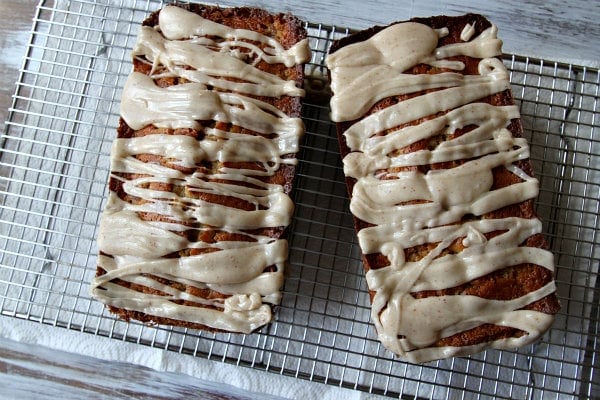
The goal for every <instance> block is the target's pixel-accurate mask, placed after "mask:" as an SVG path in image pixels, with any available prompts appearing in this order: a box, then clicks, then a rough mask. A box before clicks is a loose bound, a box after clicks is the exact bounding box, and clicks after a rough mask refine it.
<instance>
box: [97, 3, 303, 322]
mask: <svg viewBox="0 0 600 400" xmlns="http://www.w3.org/2000/svg"><path fill="white" fill-rule="evenodd" d="M208 36H210V37H208ZM133 54H134V57H137V58H138V59H139V60H141V61H142V62H146V63H147V62H150V63H152V71H151V73H150V75H144V74H142V73H139V72H132V73H131V74H130V76H129V77H128V80H127V83H126V85H125V87H124V89H123V96H122V103H121V116H122V117H123V119H124V120H125V122H126V123H127V124H128V125H129V126H130V127H131V128H132V129H134V130H139V129H142V128H144V127H146V126H148V125H154V126H155V127H159V128H192V129H196V130H199V131H201V132H202V134H203V139H202V140H198V139H196V137H191V136H186V135H178V134H151V135H146V136H137V137H132V138H118V139H116V140H115V141H114V142H113V146H112V150H111V173H112V174H111V178H112V179H113V180H115V181H118V182H120V184H121V185H122V188H123V191H124V192H125V193H126V194H127V195H128V196H131V197H133V198H135V199H136V201H135V202H132V201H124V200H122V199H121V198H119V196H118V195H117V194H116V193H114V192H111V193H110V194H109V199H108V202H107V205H106V208H105V211H104V213H103V216H102V221H101V224H100V229H99V236H98V246H99V249H100V251H101V255H100V256H99V258H98V265H99V266H100V267H101V268H103V269H104V270H105V271H106V273H105V274H104V275H101V276H99V277H96V278H95V279H94V281H93V283H92V288H91V293H92V295H93V296H94V297H96V298H97V299H99V300H101V301H103V302H104V303H106V304H108V305H111V306H113V307H117V308H124V309H127V310H133V311H139V312H142V313H145V314H148V315H151V316H155V317H159V318H170V319H176V320H180V321H187V322H192V323H196V324H202V325H206V326H209V327H212V328H215V329H221V330H227V331H235V332H244V333H249V332H252V331H253V330H255V329H257V328H259V327H260V326H262V325H264V324H266V323H268V322H269V321H270V320H271V306H270V305H269V304H278V303H279V301H280V298H281V286H282V285H283V271H284V265H285V262H286V258H287V252H288V250H287V241H285V240H283V239H273V238H271V237H269V236H265V235H260V234H256V233H249V231H254V230H256V229H259V228H279V227H286V226H287V225H289V223H290V219H291V215H292V212H293V204H292V201H291V199H290V198H289V196H288V195H286V194H285V193H284V189H283V187H282V186H281V185H277V184H271V183H266V182H265V181H264V180H263V179H261V177H269V176H272V175H273V174H274V173H275V172H276V171H277V170H279V168H280V167H281V166H283V165H295V164H296V162H297V160H296V159H295V158H289V157H285V156H286V155H288V154H294V153H296V152H298V150H299V139H300V137H301V135H302V133H303V124H302V121H301V119H300V118H292V117H289V116H288V115H286V114H285V113H283V112H282V111H280V110H279V109H277V108H276V107H274V106H272V105H270V104H268V103H267V102H265V101H262V100H259V99H256V98H254V97H251V96H261V97H280V96H303V95H304V91H303V90H302V89H301V88H298V87H296V83H295V81H286V80H284V79H282V78H280V77H279V76H277V75H274V74H270V73H266V72H264V71H262V70H260V69H259V68H258V64H259V62H266V63H270V64H274V63H282V64H285V65H286V66H287V67H292V66H294V65H297V64H300V63H303V62H305V61H307V60H308V59H309V57H310V54H309V50H308V42H307V41H306V40H303V41H301V42H299V43H298V44H296V45H294V46H293V47H291V48H289V49H285V48H284V47H283V46H282V45H281V44H280V43H279V42H277V40H275V39H273V38H270V37H267V36H265V35H262V34H259V33H256V32H252V31H249V30H243V29H233V28H230V27H227V26H225V25H221V24H218V23H215V22H212V21H209V20H207V19H205V18H202V17H200V16H198V15H196V14H194V13H191V12H189V11H186V10H184V9H181V8H179V7H173V6H167V7H165V8H163V9H162V10H161V12H160V14H159V26H158V27H157V29H153V28H150V27H142V29H141V31H140V33H139V35H138V41H137V44H136V46H135V48H134V51H133ZM158 70H160V73H156V71H158ZM168 77H175V78H183V81H182V82H181V83H180V84H178V85H173V86H168V87H165V88H162V87H159V86H158V85H157V84H156V82H155V80H156V79H159V78H168ZM231 78H234V80H230V79H231ZM205 120H214V121H217V122H223V123H231V124H233V125H237V126H240V127H242V128H245V129H248V130H251V131H254V132H255V133H256V134H255V135H250V134H241V133H234V132H228V131H225V130H222V129H217V128H203V127H202V125H201V124H200V123H199V121H205ZM141 155H152V156H159V157H161V159H163V160H168V163H167V164H164V163H163V164H158V163H153V162H144V161H141V160H140V159H139V158H138V156H141ZM204 162H210V163H214V164H215V165H216V170H214V171H213V172H212V173H210V174H206V173H204V172H202V171H203V169H202V168H199V166H200V165H202V163H204ZM239 162H251V163H258V165H261V166H262V168H261V169H243V168H232V167H229V166H226V164H224V163H239ZM190 171H191V172H190ZM156 184H165V185H172V187H173V188H174V190H172V191H166V190H164V189H162V188H157V187H156ZM182 193H185V194H182ZM201 194H206V195H218V196H228V197H231V198H234V199H239V200H241V201H244V202H246V203H247V204H249V205H250V208H249V209H239V208H235V207H229V206H225V205H222V204H218V203H214V202H211V201H207V200H204V199H203V198H202V197H200V196H197V195H201ZM140 213H149V214H152V215H159V216H160V217H161V219H160V220H159V221H147V220H143V219H141V218H140V217H139V215H140ZM198 226H202V227H200V228H199V227H198ZM190 229H195V230H198V231H199V235H201V234H202V232H203V231H206V230H209V229H216V230H219V231H223V232H227V233H231V234H234V235H243V236H245V237H247V238H248V239H249V241H236V240H231V241H218V242H215V243H206V242H202V241H190V240H188V239H187V238H186V237H184V236H183V235H182V233H184V232H186V231H189V230H190ZM186 249H191V250H201V251H202V252H200V254H196V255H189V256H184V257H171V256H170V255H172V254H174V253H177V252H180V251H182V250H186ZM207 250H208V251H207ZM269 266H273V268H271V269H268V270H266V268H267V267H269ZM150 275H151V276H154V277H159V278H163V279H168V280H170V281H173V282H177V283H180V284H183V285H188V286H192V287H196V288H198V289H212V290H215V291H217V292H220V293H222V294H224V295H226V298H225V299H205V298H203V297H199V296H195V295H193V294H192V293H189V292H182V291H180V290H179V289H177V288H176V287H173V286H170V285H166V284H163V283H161V282H160V281H158V280H157V279H155V278H152V277H151V276H150ZM117 278H118V279H120V280H122V281H125V282H129V283H132V284H135V285H141V286H144V287H146V288H149V289H152V290H154V291H159V292H160V294H148V293H142V292H140V291H137V290H135V289H132V288H127V287H124V286H122V285H118V284H116V283H114V280H115V279H117ZM180 300H185V301H190V302H193V303H195V304H196V305H194V306H191V305H182V304H178V303H176V302H174V301H180ZM207 307H208V308H207Z"/></svg>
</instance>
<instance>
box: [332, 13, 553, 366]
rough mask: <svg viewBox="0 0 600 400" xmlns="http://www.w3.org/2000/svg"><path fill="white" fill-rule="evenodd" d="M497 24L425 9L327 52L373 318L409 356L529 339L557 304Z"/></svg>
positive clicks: (388, 342) (390, 343) (419, 358)
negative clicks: (420, 14)
mask: <svg viewBox="0 0 600 400" xmlns="http://www.w3.org/2000/svg"><path fill="white" fill-rule="evenodd" d="M496 32H497V29H496V27H495V26H494V25H493V24H491V23H490V22H489V21H488V20H487V19H486V18H484V17H483V16H481V15H475V14H468V15H464V16H459V17H447V16H437V17H431V18H415V19H413V20H411V21H406V22H399V23H394V24H391V25H389V26H386V27H373V28H371V29H367V30H364V31H361V32H358V33H356V34H352V35H350V36H348V37H345V38H343V39H341V40H339V41H336V42H334V43H333V45H332V46H331V49H330V52H329V56H328V58H327V64H328V67H329V69H330V78H331V87H332V91H333V97H332V99H331V108H332V119H333V120H334V121H335V122H336V125H337V133H338V137H339V143H340V152H341V156H342V158H343V162H344V172H345V174H346V181H347V186H348V192H349V195H350V199H351V205H350V207H351V211H352V213H353V215H354V221H355V227H356V231H357V233H358V238H359V244H360V247H361V250H362V252H363V261H364V268H365V271H366V277H367V283H368V287H369V291H370V295H371V302H372V315H371V316H372V320H373V322H374V324H375V327H376V330H377V333H378V336H379V339H380V340H381V341H382V343H383V344H384V345H385V346H386V347H387V348H389V349H390V350H392V351H393V352H394V353H396V354H398V355H399V356H400V357H401V358H403V359H406V360H408V361H411V362H425V361H430V360H435V359H442V358H447V357H451V356H460V355H467V354H472V353H475V352H479V351H481V350H483V349H485V348H487V347H493V348H514V347H517V346H522V345H525V344H527V343H531V342H532V341H534V340H536V339H537V338H538V337H539V336H540V335H541V334H542V333H543V332H544V331H545V330H547V329H548V328H549V327H550V325H551V324H552V321H553V314H555V313H557V312H558V310H559V308H560V307H559V303H558V300H557V297H556V294H555V285H554V278H553V275H554V264H553V256H552V254H551V253H550V252H549V251H548V249H547V248H548V246H547V243H546V241H545V239H544V237H543V236H542V234H541V229H542V227H541V222H540V221H539V219H538V218H537V216H536V215H535V213H534V209H533V202H534V199H535V198H536V196H537V194H538V182H537V180H536V179H535V178H534V177H533V171H532V166H531V163H530V160H529V148H528V144H527V143H526V141H525V140H524V139H523V138H522V133H523V128H522V125H521V120H520V115H519V110H518V108H517V107H516V106H515V105H514V101H513V98H512V95H511V90H510V85H509V81H508V72H507V70H506V68H505V67H504V66H503V64H502V61H501V59H500V55H501V45H502V42H501V41H500V40H499V39H498V38H497V36H496Z"/></svg>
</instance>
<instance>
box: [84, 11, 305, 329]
mask: <svg viewBox="0 0 600 400" xmlns="http://www.w3.org/2000/svg"><path fill="white" fill-rule="evenodd" d="M180 7H182V8H184V9H187V10H189V11H191V12H194V13H196V14H198V15H201V16H202V17H204V18H206V19H209V20H212V21H214V22H218V23H221V24H224V25H227V26H230V27H233V28H242V29H249V30H253V31H256V32H259V33H262V34H265V35H267V36H270V37H273V38H275V39H277V40H278V41H279V42H280V43H281V44H282V45H283V47H284V48H289V47H291V46H293V45H294V44H296V43H298V42H300V41H301V40H303V39H305V38H306V30H305V29H304V24H303V23H302V22H301V21H300V20H299V19H297V18H296V17H294V16H292V15H290V14H271V13H269V12H267V11H265V10H262V9H258V8H249V7H242V8H220V7H217V6H207V5H200V4H187V5H180ZM158 15H159V11H156V12H153V13H152V14H150V15H149V16H148V18H146V20H144V22H143V23H142V24H143V25H145V26H156V25H158ZM257 67H258V68H259V69H261V70H263V71H266V72H269V73H272V74H276V75H278V76H279V77H281V78H284V79H285V80H293V81H295V82H296V84H297V86H298V87H301V86H302V84H303V81H304V68H303V65H297V66H294V67H290V68H288V67H285V66H284V65H283V64H267V63H266V62H264V61H261V62H259V63H258V64H257ZM133 70H134V71H136V72H141V73H144V74H147V75H148V74H150V70H151V63H149V62H144V60H140V59H137V58H135V59H134V60H133ZM178 83H182V82H179V81H178V79H177V78H163V79H159V80H158V81H157V84H158V85H159V86H162V87H166V86H171V85H175V84H178ZM260 99H261V100H263V101H265V102H268V103H270V104H272V105H274V106H275V107H277V108H278V109H280V110H281V111H283V112H285V113H286V114H287V115H288V116H290V117H300V115H301V106H302V101H301V99H300V98H299V97H291V96H281V97H278V98H267V97H261V98H260ZM200 123H201V125H202V126H203V127H214V128H218V129H221V130H226V131H229V132H239V133H244V134H256V133H253V132H251V131H248V130H247V129H244V128H241V127H238V126H232V125H231V124H225V123H220V122H215V121H200ZM153 134H177V135H188V136H192V137H196V138H198V139H202V137H203V132H202V131H201V130H195V129H190V128H184V129H167V128H156V127H154V126H152V125H150V126H147V127H144V128H142V129H140V130H137V131H136V130H134V129H132V128H131V127H129V126H128V125H127V124H126V123H125V121H124V120H123V119H122V118H121V119H120V120H119V126H118V129H117V137H118V138H131V137H140V136H145V135H153ZM294 156H295V154H289V155H286V156H285V157H294ZM137 158H138V159H140V160H142V161H144V162H155V163H160V164H163V165H167V166H169V167H170V168H178V169H181V168H182V167H178V166H177V165H175V164H174V163H171V162H170V160H168V159H165V158H163V157H160V156H156V155H150V154H147V155H140V156H137ZM224 165H226V166H228V167H233V168H242V167H243V168H245V169H256V170H262V169H263V167H262V165H261V164H259V163H243V164H242V163H224V164H219V163H216V162H214V163H211V162H204V163H202V165H199V166H198V167H197V171H199V172H202V173H203V174H205V175H208V176H210V175H211V174H212V173H213V172H214V171H217V170H218V169H219V168H220V167H222V166H224ZM184 172H187V173H192V172H194V171H193V170H192V171H190V170H186V171H184ZM294 174H295V168H294V166H293V165H287V164H283V165H281V167H280V168H279V170H278V171H276V173H275V175H274V176H270V177H262V176H257V179H261V180H263V181H265V182H268V183H275V184H280V185H283V187H284V192H285V193H286V194H289V193H290V192H291V190H292V185H293V179H294ZM209 179H212V180H216V179H214V178H209ZM122 185H123V183H122V181H120V180H119V179H115V178H114V177H111V178H110V180H109V189H110V190H111V191H113V192H115V193H116V194H117V195H118V196H119V197H120V198H121V199H122V200H125V201H127V202H131V203H136V202H140V201H141V200H140V199H137V198H133V197H131V196H129V195H127V194H125V191H124V190H123V188H122ZM151 185H153V186H152V189H155V190H162V191H169V192H172V191H176V192H179V193H178V194H180V195H181V194H183V195H185V196H187V197H195V198H201V199H203V200H205V201H209V202H213V203H220V204H226V205H228V206H230V207H236V208H240V209H248V207H249V206H250V205H249V204H248V203H246V202H244V201H242V200H240V199H236V198H232V197H226V196H219V195H209V194H205V193H199V192H195V191H191V190H189V189H190V188H189V187H176V186H174V185H171V184H158V183H156V184H151ZM252 207H254V206H252ZM138 216H139V217H140V218H141V219H143V220H154V221H156V220H163V221H164V218H163V217H161V216H159V215H156V214H148V213H138ZM194 228H204V229H203V230H201V231H199V230H198V229H194ZM199 232H200V233H199ZM249 233H250V234H255V235H256V234H260V235H265V236H269V237H272V238H279V237H282V236H283V235H284V234H285V228H284V227H274V228H264V229H259V230H255V231H253V232H249ZM179 234H181V235H184V236H185V237H186V238H187V239H188V240H190V241H198V240H200V241H205V242H208V243H214V242H215V241H225V240H241V241H252V240H253V239H251V236H245V235H240V234H232V233H227V232H223V231H220V230H219V229H216V228H215V229H211V228H210V227H205V226H200V224H192V225H190V229H189V230H187V231H184V232H181V233H179ZM199 251H200V250H198V249H192V250H189V249H188V250H184V251H181V252H179V253H177V254H172V255H171V256H172V257H181V256H189V255H194V254H198V252H199ZM266 269H267V270H273V267H272V266H268V267H267V268H266ZM105 273H106V271H104V270H103V269H102V268H100V267H98V268H97V272H96V276H100V275H103V274H105ZM151 277H152V279H155V280H157V281H159V282H162V283H165V284H168V285H171V286H173V287H178V289H179V290H181V291H184V292H188V293H190V294H192V295H194V296H198V297H201V298H206V299H211V298H225V297H226V296H225V295H224V294H222V293H219V292H216V291H214V290H211V289H198V288H196V287H194V286H190V285H183V284H180V283H176V282H171V281H168V280H166V279H163V278H159V277H157V276H151ZM113 282H114V283H118V284H120V285H122V286H125V287H129V288H132V289H135V290H137V291H140V292H144V293H152V294H162V293H161V292H160V291H157V290H154V289H151V288H148V287H146V286H142V285H135V284H132V283H129V282H125V281H120V280H115V281H113ZM181 304H185V305H192V306H193V305H194V303H192V302H189V301H181ZM204 307H206V306H204ZM108 308H109V310H110V311H111V312H113V313H115V314H117V315H119V316H120V317H121V318H123V319H125V320H127V321H128V320H130V319H136V320H139V321H142V322H147V323H153V324H168V325H176V326H183V327H187V328H196V329H203V330H209V331H217V330H215V329H213V328H210V327H208V326H205V325H203V324H197V323H191V322H184V321H179V320H175V319H169V318H158V317H154V316H151V315H147V314H144V313H142V312H137V311H130V310H126V309H122V308H117V307H112V306H109V307H108Z"/></svg>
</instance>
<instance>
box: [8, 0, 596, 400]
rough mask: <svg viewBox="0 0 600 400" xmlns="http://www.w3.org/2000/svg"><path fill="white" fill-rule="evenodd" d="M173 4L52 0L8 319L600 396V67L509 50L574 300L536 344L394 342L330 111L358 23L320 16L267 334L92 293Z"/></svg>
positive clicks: (510, 393) (503, 392) (15, 170)
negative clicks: (124, 153)
mask: <svg viewBox="0 0 600 400" xmlns="http://www.w3.org/2000/svg"><path fill="white" fill-rule="evenodd" d="M160 6H161V4H160V3H159V2H155V1H136V0H127V1H126V0H122V1H109V0H105V1H100V2H93V1H85V0H78V1H75V0H74V1H56V2H54V1H41V3H40V4H39V7H38V9H37V13H36V17H35V20H34V22H35V23H34V27H33V30H32V35H31V40H30V43H29V46H28V49H27V55H26V60H25V63H24V65H23V68H22V71H21V74H20V77H19V80H18V83H17V87H16V91H15V95H14V101H13V104H12V107H11V109H10V110H9V118H8V121H7V122H6V128H5V131H4V133H3V135H2V137H1V142H0V146H1V147H0V149H1V151H2V153H1V155H0V157H1V158H0V172H1V176H0V189H1V192H0V221H1V222H0V312H1V314H2V315H6V316H11V317H14V318H20V319H27V320H32V321H39V322H40V323H43V324H50V325H54V326H59V327H64V328H66V329H72V330H77V331H81V332H82V334H92V335H101V336H107V337H110V338H114V339H116V340H126V341H129V342H135V343H139V344H141V345H147V346H152V347H156V348H161V349H167V350H169V351H175V352H179V353H185V354H191V355H193V356H197V357H204V358H208V359H213V360H219V361H223V362H227V363H234V364H238V365H242V366H246V367H251V368H257V369H261V370H266V371H270V372H273V373H277V374H284V375H291V376H295V377H298V378H300V379H308V380H312V381H317V382H324V383H327V384H331V385H339V386H343V387H347V388H354V389H357V390H361V391H366V392H371V393H377V394H383V395H388V396H393V397H401V398H440V399H441V398H486V397H505V398H534V399H542V398H543V399H547V398H559V397H560V398H569V397H573V398H579V397H581V398H588V397H598V396H600V378H599V374H600V373H599V371H600V361H599V358H600V354H599V352H598V350H597V348H598V346H597V341H598V337H599V329H600V308H599V303H600V280H598V270H599V260H600V239H599V235H598V233H599V229H598V215H599V212H600V202H599V198H600V193H599V192H600V184H599V182H600V171H599V168H600V141H599V139H598V138H599V137H600V136H599V135H600V127H599V122H600V121H599V119H600V116H599V115H598V113H597V110H598V92H599V86H600V74H599V71H598V70H595V69H589V68H584V67H578V66H574V65H565V64H559V63H555V62H549V61H545V60H538V59H531V58H527V57H517V56H510V55H507V56H506V57H505V60H504V61H505V64H506V65H507V66H508V67H509V69H510V71H511V82H512V85H513V91H514V95H515V97H516V99H517V101H518V103H519V105H520V107H521V111H522V117H523V123H524V125H525V129H526V135H527V137H528V139H529V140H530V143H531V150H532V161H533V163H534V167H535V170H536V172H537V176H538V178H539V179H540V181H541V192H540V197H539V199H538V202H537V210H538V213H539V214H540V215H541V216H542V218H543V220H544V223H545V225H544V229H545V232H546V233H547V237H548V238H549V241H550V244H551V246H552V249H553V252H554V254H555V255H556V261H557V266H558V267H557V285H558V295H559V297H560V300H561V303H562V311H561V313H560V314H559V315H558V316H557V319H556V322H555V324H554V326H553V328H552V329H551V330H550V331H549V332H548V333H547V334H546V335H545V336H544V338H543V340H541V341H540V342H538V343H536V344H535V345H532V346H529V347H526V348H523V349H520V350H518V351H496V350H491V351H487V352H484V353H481V354H478V355H475V356H471V357H466V358H455V359H450V360H444V361H438V362H431V363H427V364H424V365H411V364H406V363H403V362H400V361H397V360H395V359H394V358H393V356H392V355H391V354H390V353H389V352H388V351H387V350H385V349H384V348H382V347H381V346H380V345H379V342H378V341H377V339H376V337H375V334H374V330H373V327H372V325H371V323H370V321H369V299H368V294H367V290H366V285H365V279H364V276H363V273H362V266H361V261H360V255H359V251H358V248H357V245H356V242H355V236H354V230H353V227H352V220H351V216H350V214H349V212H348V200H347V197H346V189H345V186H344V183H343V173H342V170H341V168H340V158H339V154H338V147H337V146H338V145H337V141H336V138H335V134H334V126H333V124H332V123H331V121H330V120H329V117H328V115H329V109H328V105H327V103H328V95H327V90H326V89H327V88H326V85H325V80H324V78H323V76H324V74H325V69H324V64H323V61H324V57H325V54H326V51H327V49H328V46H329V45H330V43H331V41H332V40H333V39H336V38H338V37H341V36H344V35H346V34H347V33H348V31H349V30H348V29H341V28H336V27H331V26H325V25H315V24H310V23H309V24H307V27H308V30H309V35H310V43H311V47H312V49H313V58H312V62H311V63H310V65H308V66H307V73H308V80H307V84H308V87H309V88H310V90H309V96H308V98H307V102H306V105H305V107H304V113H303V116H304V122H305V124H306V137H305V141H304V145H303V147H302V150H301V154H300V155H299V158H300V160H301V164H300V169H299V172H298V176H297V181H296V190H295V201H296V204H297V208H296V213H295V219H294V221H293V224H292V226H291V227H290V234H289V241H290V245H291V246H290V248H291V253H290V265H289V267H288V276H287V278H286V282H285V288H284V295H283V300H282V304H281V307H279V309H278V310H277V314H276V321H275V322H273V323H272V324H271V325H269V326H268V327H266V328H264V329H262V330H261V331H259V332H257V333H255V334H252V335H247V336H243V335H231V334H211V333H204V332H199V331H195V330H187V329H182V328H172V327H162V326H159V327H148V326H145V325H142V324H139V323H136V322H132V323H125V322H123V321H120V320H117V319H115V318H114V317H113V316H111V315H109V314H108V313H107V312H106V311H105V310H104V307H103V306H102V305H101V304H100V303H98V302H95V301H93V300H91V299H90V297H89V295H88V285H89V282H90V281H91V279H92V277H93V276H94V273H95V269H96V264H95V262H96V252H97V248H96V244H95V238H96V233H97V224H98V219H99V215H100V213H101V210H102V208H103V204H104V203H103V202H104V200H105V198H106V195H107V189H106V182H107V179H108V173H109V171H108V168H109V151H110V144H111V141H112V140H113V139H114V137H115V133H116V128H117V126H116V124H117V120H118V107H119V105H118V103H119V98H120V90H121V89H120V88H121V87H122V85H123V83H124V80H125V77H126V75H127V74H128V73H129V71H130V70H131V64H130V61H129V59H130V51H131V47H132V46H133V43H134V41H135V36H136V34H137V30H138V26H139V23H140V22H141V21H142V20H143V18H145V16H146V15H147V14H148V13H149V12H150V11H153V10H156V9H158V8H159V7H160Z"/></svg>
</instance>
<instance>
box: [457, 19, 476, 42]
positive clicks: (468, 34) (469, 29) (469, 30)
mask: <svg viewBox="0 0 600 400" xmlns="http://www.w3.org/2000/svg"><path fill="white" fill-rule="evenodd" d="M474 34H475V24H474V23H473V25H471V24H466V25H465V27H464V28H463V30H462V32H460V40H462V41H463V42H468V41H469V40H470V39H471V38H472V37H473V35H474Z"/></svg>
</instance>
